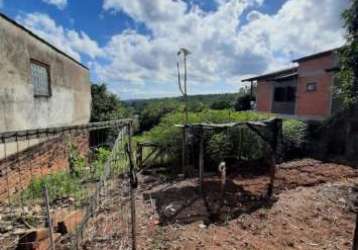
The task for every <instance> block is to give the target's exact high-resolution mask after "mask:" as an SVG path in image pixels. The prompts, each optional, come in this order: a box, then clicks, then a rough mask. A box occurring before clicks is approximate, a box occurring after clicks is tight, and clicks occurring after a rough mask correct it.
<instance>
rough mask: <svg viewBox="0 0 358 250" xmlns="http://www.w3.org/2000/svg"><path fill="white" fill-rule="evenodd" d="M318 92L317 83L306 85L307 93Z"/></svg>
mask: <svg viewBox="0 0 358 250" xmlns="http://www.w3.org/2000/svg"><path fill="white" fill-rule="evenodd" d="M316 90H317V83H316V82H309V83H307V84H306V91H307V92H313V91H316Z"/></svg>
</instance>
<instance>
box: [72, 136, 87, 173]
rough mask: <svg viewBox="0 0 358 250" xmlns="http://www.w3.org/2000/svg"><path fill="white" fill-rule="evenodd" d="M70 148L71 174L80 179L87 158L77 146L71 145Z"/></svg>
mask: <svg viewBox="0 0 358 250" xmlns="http://www.w3.org/2000/svg"><path fill="white" fill-rule="evenodd" d="M68 147H69V156H68V163H69V168H70V174H71V175H73V176H75V177H80V176H81V174H82V172H83V170H84V169H85V167H86V161H85V158H84V157H83V156H81V154H80V152H79V151H78V148H77V147H76V145H74V144H72V143H69V145H68Z"/></svg>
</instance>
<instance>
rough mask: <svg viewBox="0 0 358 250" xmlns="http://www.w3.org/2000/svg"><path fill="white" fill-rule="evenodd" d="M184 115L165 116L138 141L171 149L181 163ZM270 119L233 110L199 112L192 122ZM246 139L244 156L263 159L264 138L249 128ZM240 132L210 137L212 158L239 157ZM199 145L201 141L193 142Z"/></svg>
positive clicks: (193, 115) (216, 159)
mask: <svg viewBox="0 0 358 250" xmlns="http://www.w3.org/2000/svg"><path fill="white" fill-rule="evenodd" d="M183 117H184V114H183V113H179V112H173V113H170V114H168V115H166V116H164V117H163V118H162V119H161V121H160V123H159V124H158V125H157V126H155V127H154V128H153V129H151V130H150V131H148V132H146V133H144V135H143V136H142V137H140V138H138V140H149V141H152V142H154V143H157V144H159V145H161V146H162V147H166V148H168V151H167V152H169V153H171V154H172V156H173V157H174V159H173V160H180V157H181V150H182V148H181V147H182V132H181V131H182V130H181V128H179V127H176V126H175V125H176V124H182V123H183ZM268 118H270V115H265V114H259V113H255V112H232V111H230V110H205V111H202V112H198V113H189V122H190V123H202V122H206V123H227V122H233V121H235V122H244V121H258V120H265V119H268ZM243 134H244V137H243V138H244V140H243V141H242V142H241V145H242V150H241V153H240V154H241V156H244V157H246V158H250V159H252V158H257V157H260V156H261V155H262V154H261V151H260V145H261V144H262V143H261V142H260V140H261V139H260V138H258V137H257V136H256V135H255V134H254V133H253V132H250V131H249V130H248V129H244V130H243ZM239 137H240V134H239V131H238V129H230V130H227V131H226V132H221V133H211V134H207V138H206V139H205V140H206V144H207V145H208V147H207V153H208V158H209V159H211V160H212V161H213V162H215V163H216V162H217V161H220V160H223V158H225V157H231V158H238V157H239V156H238V152H239V151H238V146H239ZM193 143H197V142H193Z"/></svg>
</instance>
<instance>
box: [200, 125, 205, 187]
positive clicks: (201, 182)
mask: <svg viewBox="0 0 358 250" xmlns="http://www.w3.org/2000/svg"><path fill="white" fill-rule="evenodd" d="M203 176H204V132H203V131H201V133H200V149H199V182H200V193H203Z"/></svg>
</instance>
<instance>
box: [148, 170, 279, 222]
mask: <svg viewBox="0 0 358 250" xmlns="http://www.w3.org/2000/svg"><path fill="white" fill-rule="evenodd" d="M252 178H254V177H252ZM267 186H268V183H262V182H260V183H259V185H258V186H255V189H254V190H252V189H250V188H248V189H247V188H245V187H244V186H243V185H240V184H237V183H235V181H233V180H232V179H230V178H228V180H227V181H226V184H225V189H224V192H222V189H221V180H220V178H219V177H217V176H211V177H207V178H205V181H204V183H203V192H200V191H199V185H198V180H197V179H190V180H184V181H180V182H178V183H175V185H170V187H169V188H168V186H166V187H163V188H159V189H156V190H155V191H149V192H146V193H144V194H143V196H144V199H145V200H147V201H148V202H151V203H152V204H153V205H154V206H155V210H156V212H157V214H158V215H159V220H160V223H161V224H162V225H167V224H175V223H178V224H189V223H193V222H195V221H203V222H204V223H205V224H210V223H216V224H220V223H225V222H227V221H229V220H232V219H235V218H237V217H238V216H240V215H241V214H243V213H252V212H254V211H255V210H257V209H260V208H262V207H266V208H268V207H271V206H272V205H273V203H274V202H275V200H274V199H271V198H269V197H267V195H266V193H267Z"/></svg>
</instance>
